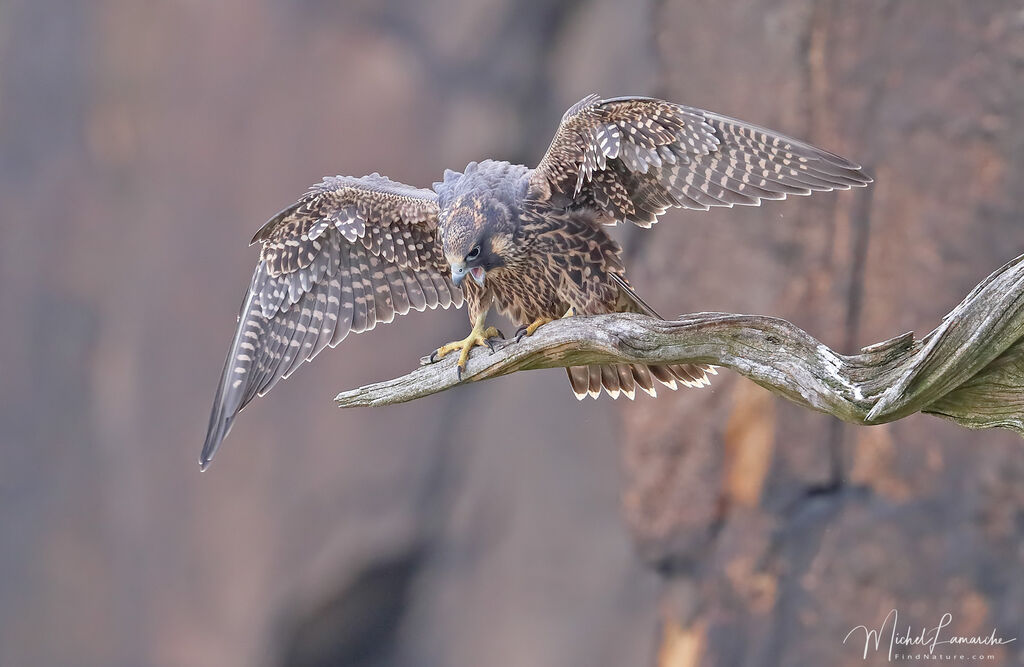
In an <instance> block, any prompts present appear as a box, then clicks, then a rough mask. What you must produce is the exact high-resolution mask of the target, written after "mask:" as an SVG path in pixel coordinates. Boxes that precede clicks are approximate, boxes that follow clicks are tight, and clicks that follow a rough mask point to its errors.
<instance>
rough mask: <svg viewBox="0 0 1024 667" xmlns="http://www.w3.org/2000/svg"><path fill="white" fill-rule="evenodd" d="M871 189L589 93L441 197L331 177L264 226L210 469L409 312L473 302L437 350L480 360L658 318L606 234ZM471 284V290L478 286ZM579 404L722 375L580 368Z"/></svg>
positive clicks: (676, 116)
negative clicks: (539, 140) (346, 351)
mask: <svg viewBox="0 0 1024 667" xmlns="http://www.w3.org/2000/svg"><path fill="white" fill-rule="evenodd" d="M870 182H871V179H870V178H869V177H868V176H867V175H865V174H864V172H863V171H861V168H860V166H858V165H856V164H854V163H852V162H850V161H849V160H846V159H844V158H842V157H839V156H838V155H834V154H832V153H829V152H827V151H824V150H821V149H819V148H815V147H814V146H811V145H809V144H806V143H804V142H801V141H798V140H796V139H791V138H789V137H786V136H783V135H781V134H779V133H777V132H774V131H772V130H768V129H765V128H763V127H758V126H756V125H752V124H750V123H746V122H743V121H740V120H736V119H734V118H729V117H727V116H722V115H720V114H717V113H712V112H710V111H704V110H701V109H696V108H693V107H687V106H683V105H680V104H674V103H672V102H665V101H663V100H658V99H652V98H646V97H620V98H615V99H601V98H600V97H598V96H596V95H590V96H588V97H585V98H583V99H582V100H580V101H579V102H577V103H576V104H575V105H573V106H572V107H571V108H570V109H569V110H568V111H566V112H565V115H564V116H563V117H562V121H561V124H560V125H559V127H558V130H557V131H556V132H555V136H554V139H553V140H552V141H551V145H550V147H549V148H548V150H547V152H546V153H545V154H544V157H543V158H542V159H541V161H540V163H539V164H538V165H537V166H536V167H535V168H533V169H530V168H528V167H524V166H522V165H515V164H510V163H508V162H499V161H495V160H484V161H482V162H471V163H469V164H468V165H467V166H466V168H465V169H464V170H463V171H462V172H461V173H459V172H455V171H451V170H446V171H445V172H444V177H443V180H441V181H440V182H437V183H434V184H433V188H432V189H431V190H426V189H419V188H414V187H411V186H408V185H404V184H402V183H397V182H395V181H392V180H390V179H388V178H385V177H383V176H380V175H379V174H376V173H374V174H371V175H369V176H363V177H361V178H353V177H348V176H334V177H328V178H325V179H324V180H323V181H322V182H320V183H318V184H316V185H314V186H313V187H312V188H311V189H310V190H309V191H308V192H307V193H306V194H305V195H304V196H303V197H302V198H301V199H299V201H298V202H296V203H295V204H293V205H291V206H289V207H288V208H286V209H284V210H283V211H281V212H280V213H278V214H277V215H275V216H274V217H273V218H271V219H270V220H269V221H268V222H267V223H266V224H265V225H263V227H262V228H261V229H260V230H259V231H258V232H256V235H255V236H254V237H253V239H252V243H257V242H258V243H260V244H261V251H260V258H259V263H258V264H257V265H256V271H255V273H253V276H252V280H251V282H250V283H249V289H248V292H247V293H246V296H245V301H244V303H243V304H242V309H241V312H240V313H239V317H238V326H237V329H236V331H235V335H234V338H233V339H232V341H231V347H230V350H229V352H228V356H227V360H226V361H225V363H224V369H223V371H222V373H221V379H220V384H219V385H218V387H217V394H216V397H215V399H214V403H213V411H212V414H211V415H210V423H209V427H208V431H207V435H206V443H205V444H204V446H203V450H202V454H201V455H200V457H199V463H200V465H201V467H203V468H204V469H205V468H206V467H207V466H208V465H209V464H210V461H211V460H212V458H213V455H214V453H215V452H216V451H217V448H218V447H219V446H220V443H221V442H222V441H223V439H224V438H225V436H227V434H228V431H229V430H230V429H231V425H232V422H233V421H234V419H235V416H236V415H237V414H238V412H239V411H240V410H241V409H242V408H244V407H245V406H246V405H247V404H248V403H249V401H251V400H252V399H253V398H254V397H255V396H257V395H259V396H263V395H264V394H266V393H267V392H268V391H270V389H271V388H272V387H273V386H274V384H276V383H277V381H278V380H280V379H281V378H282V377H288V375H289V374H291V373H292V372H293V371H294V370H295V369H296V368H297V367H298V366H299V365H300V364H301V363H302V362H303V361H308V360H310V359H312V358H313V357H315V356H316V355H317V354H318V353H319V352H320V351H321V350H322V349H324V348H325V347H327V346H328V345H330V346H331V347H333V346H335V345H337V344H338V343H340V342H341V341H342V340H344V339H345V337H346V336H347V335H348V334H349V333H350V332H355V333H359V332H362V331H369V330H370V329H373V328H374V326H376V325H377V324H380V323H385V322H391V321H392V320H393V319H394V318H395V315H404V314H405V313H407V312H409V310H411V309H416V310H420V311H422V310H423V309H424V308H436V307H437V306H441V307H442V308H448V307H449V306H452V305H454V306H456V307H460V306H462V304H463V303H464V302H465V303H468V306H469V307H468V311H469V320H470V322H471V324H472V330H471V331H470V332H469V335H468V336H466V337H465V338H464V339H462V340H458V341H453V342H451V343H447V344H445V345H442V346H441V347H440V348H438V349H437V350H436V351H435V352H434V353H433V354H432V355H431V357H432V359H439V358H441V357H444V356H446V355H448V354H451V353H455V352H457V353H458V355H459V362H458V367H457V370H456V371H455V372H457V373H459V378H460V379H461V374H462V372H463V370H464V369H465V367H466V361H467V359H468V358H469V354H470V351H471V350H472V349H473V347H475V346H479V345H488V344H490V343H491V342H492V339H493V338H494V337H496V336H499V335H500V334H499V332H498V330H497V329H495V328H494V327H488V326H486V320H487V314H488V312H489V311H490V310H491V308H492V307H493V308H496V309H497V310H498V311H499V312H501V313H502V314H504V315H506V316H507V317H509V318H510V319H511V320H513V321H514V322H515V323H517V324H519V325H521V326H520V329H519V332H518V337H519V338H521V337H522V336H524V335H531V334H533V332H534V331H536V330H537V328H538V327H540V326H542V325H544V324H545V323H547V322H551V321H552V320H554V319H556V318H560V317H565V316H572V315H593V314H597V313H610V312H636V313H646V314H648V315H651V316H654V317H657V314H656V313H655V312H654V310H653V309H652V308H651V307H650V306H649V305H647V303H645V302H644V300H643V299H641V298H640V297H639V296H638V295H637V293H636V292H635V291H634V290H633V288H632V287H631V286H630V284H629V282H628V281H627V279H626V275H625V267H624V266H623V262H622V249H621V247H620V246H619V244H618V243H616V242H615V241H614V240H613V239H612V238H611V237H610V236H609V235H608V233H607V231H606V229H605V226H607V225H615V224H616V223H618V222H620V221H621V222H629V223H632V224H635V225H638V226H640V227H645V228H647V227H651V226H652V225H653V224H654V223H655V222H657V219H658V216H659V215H661V214H662V213H664V212H665V211H666V210H667V209H669V208H672V207H682V208H688V209H695V210H702V211H706V210H708V209H709V208H711V207H712V206H729V207H731V206H733V205H736V204H740V205H745V206H746V205H758V204H759V203H760V202H761V200H762V199H784V198H785V197H786V196H787V195H808V194H810V193H811V192H812V191H829V190H845V189H848V188H850V187H857V186H863V185H866V184H867V183H870ZM467 278H468V280H467ZM566 370H567V372H568V375H569V382H570V384H571V385H572V389H573V391H574V392H575V394H576V396H577V397H578V398H583V397H584V396H586V395H588V394H589V395H591V396H593V397H595V398H596V397H597V396H598V395H599V394H600V392H601V389H602V387H603V388H604V390H605V391H606V392H607V393H608V394H609V395H610V396H612V397H617V396H618V395H619V394H623V395H625V396H627V397H629V398H630V399H632V398H633V396H634V394H635V391H636V388H637V387H639V388H640V389H641V390H643V391H645V392H647V393H649V394H651V395H652V396H653V395H654V394H655V385H656V383H658V384H662V385H665V386H667V387H669V388H671V389H675V388H676V386H677V384H682V385H686V386H690V387H700V386H703V385H706V384H708V378H707V375H708V374H713V373H714V370H713V369H712V367H710V366H705V365H695V364H680V365H664V366H643V365H637V364H632V365H594V366H589V367H580V368H568V369H566Z"/></svg>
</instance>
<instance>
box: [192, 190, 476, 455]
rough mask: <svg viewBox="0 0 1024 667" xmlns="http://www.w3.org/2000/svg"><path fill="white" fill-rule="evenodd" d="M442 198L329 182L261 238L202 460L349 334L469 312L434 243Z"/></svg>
mask: <svg viewBox="0 0 1024 667" xmlns="http://www.w3.org/2000/svg"><path fill="white" fill-rule="evenodd" d="M437 213H438V206H437V196H436V195H435V194H434V193H433V192H432V191H430V190H420V189H417V188H413V187H410V186H407V185H403V184H401V183H396V182H395V181H392V180H389V179H387V178H384V177H383V176H380V175H378V174H372V175H370V176H363V177H362V178H350V177H345V176H335V177H329V178H325V179H324V180H323V182H321V183H318V184H317V185H315V186H313V187H312V188H311V189H310V190H309V192H307V193H306V194H305V196H303V197H302V198H301V199H300V200H299V201H298V202H296V203H295V204H293V205H292V206H290V207H288V208H286V209H285V210H283V211H281V212H280V213H278V214H277V215H275V216H274V217H273V218H271V219H270V221H268V222H267V223H266V224H265V225H264V226H263V227H262V228H261V229H260V230H259V231H258V232H257V233H256V236H254V237H253V239H252V242H253V243H257V242H259V243H261V244H262V250H261V252H260V261H259V264H257V266H256V271H255V272H254V273H253V276H252V282H251V283H250V285H249V291H248V292H247V293H246V296H245V301H244V303H243V305H242V310H241V312H240V313H239V318H238V328H237V330H236V331H235V336H234V339H233V340H232V342H231V350H230V351H229V352H228V357H227V360H226V361H225V362H224V370H223V372H222V374H221V380H220V385H219V387H218V388H217V396H216V398H215V399H214V404H213V412H212V413H211V415H210V425H209V428H208V430H207V434H206V443H205V444H204V445H203V451H202V454H201V455H200V457H199V463H200V465H201V466H202V467H203V468H205V467H206V466H208V465H209V463H210V460H211V459H212V458H213V455H214V453H215V452H216V451H217V448H218V447H219V446H220V443H221V441H222V440H223V439H224V438H225V437H226V436H227V434H228V431H229V430H230V429H231V424H232V422H233V421H234V419H235V415H237V414H238V412H239V410H241V409H242V408H244V407H245V406H246V404H247V403H249V401H251V400H252V399H253V398H254V397H256V396H257V395H259V396H262V395H263V394H266V393H267V392H268V391H270V389H271V387H273V386H274V384H276V383H277V381H278V380H280V379H281V378H282V377H288V375H289V374H291V373H292V372H293V371H294V370H295V369H296V368H297V367H298V366H299V364H301V363H302V362H303V361H307V360H309V359H312V358H313V357H314V356H316V355H317V354H318V353H319V352H320V351H321V350H322V349H324V348H325V347H326V346H328V345H330V346H332V347H333V346H335V345H337V344H338V343H340V342H341V341H342V340H344V339H345V336H347V335H348V334H349V333H350V332H355V333H359V332H361V331H369V330H370V329H372V328H373V327H374V326H376V325H377V324H379V323H385V322H391V321H392V320H393V319H394V317H395V315H404V314H405V313H407V312H409V310H410V309H411V308H415V309H416V310H423V309H424V308H436V307H437V306H441V307H442V308H448V307H449V306H450V305H452V304H455V306H456V307H458V306H461V305H462V291H461V290H460V289H459V288H458V287H456V286H455V285H453V284H452V282H451V278H450V276H449V274H448V265H447V262H446V261H445V259H444V254H443V252H442V251H441V246H440V243H438V241H437V238H436V233H435V232H436V229H437Z"/></svg>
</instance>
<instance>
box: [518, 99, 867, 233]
mask: <svg viewBox="0 0 1024 667" xmlns="http://www.w3.org/2000/svg"><path fill="white" fill-rule="evenodd" d="M870 182H871V179H870V178H869V177H868V176H867V175H866V174H864V172H862V171H861V169H860V167H859V166H858V165H856V164H854V163H852V162H850V161H849V160H846V159H844V158H841V157H839V156H838V155H833V154H832V153H829V152H827V151H823V150H821V149H820V148H815V147H814V146H811V145H809V144H806V143H803V142H801V141H797V140H796V139H791V138H789V137H786V136H783V135H781V134H779V133H777V132H773V131H772V130H767V129H765V128H763V127H758V126H756V125H751V124H749V123H744V122H743V121H739V120H736V119H734V118H729V117H727V116H722V115H719V114H716V113H712V112H710V111H703V110H701V109H695V108H693V107H686V106H682V105H679V104H673V103H671V102H664V101H662V100H656V99H652V98H645V97H621V98H616V99H610V100H602V99H600V98H599V97H598V96H596V95H591V96H589V97H586V98H584V99H582V100H580V101H579V102H578V103H576V104H575V105H574V106H573V107H571V108H570V109H569V110H568V111H567V112H566V113H565V115H564V116H563V117H562V123H561V125H560V126H559V128H558V131H557V132H556V133H555V138H554V139H553V140H552V142H551V146H550V147H549V148H548V151H547V153H546V154H545V155H544V158H543V159H542V160H541V161H540V164H539V165H537V168H536V169H535V170H534V172H533V173H532V174H531V177H530V197H531V198H533V199H536V200H540V201H549V202H550V203H551V204H552V205H554V206H559V207H566V208H569V207H574V208H575V207H588V208H594V209H597V210H600V211H602V212H603V213H605V214H606V215H607V216H608V218H609V220H608V222H614V221H617V220H628V221H630V222H633V223H635V224H637V225H639V226H641V227H650V226H651V225H652V224H654V223H655V222H657V218H658V216H659V215H661V214H662V213H664V212H665V211H666V210H667V209H668V208H670V207H673V206H681V207H683V208H690V209H699V210H705V211H706V210H707V209H708V208H710V207H712V206H730V207H731V206H733V205H736V204H741V205H748V206H749V205H757V204H759V203H760V202H761V200H762V199H784V198H785V197H786V195H809V194H810V193H811V192H813V191H824V190H846V189H848V188H850V187H857V186H863V185H866V184H868V183H870Z"/></svg>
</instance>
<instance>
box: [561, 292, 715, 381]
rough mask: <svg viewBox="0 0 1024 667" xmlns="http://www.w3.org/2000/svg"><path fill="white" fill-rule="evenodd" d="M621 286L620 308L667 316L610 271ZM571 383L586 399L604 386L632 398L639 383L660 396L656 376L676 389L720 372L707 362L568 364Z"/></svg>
mask: <svg viewBox="0 0 1024 667" xmlns="http://www.w3.org/2000/svg"><path fill="white" fill-rule="evenodd" d="M611 277H612V279H613V280H614V281H615V283H616V284H617V285H618V287H619V295H620V300H619V306H618V308H619V310H620V311H621V312H633V313H643V314H644V315H648V316H650V317H656V318H658V319H664V318H662V317H661V315H659V314H658V313H657V311H655V310H654V308H652V307H651V305H650V304H649V303H647V302H646V301H644V300H643V299H642V298H641V297H640V295H639V294H637V293H636V292H635V291H634V290H633V288H632V287H631V286H630V285H629V283H628V282H626V279H625V278H623V277H622V276H619V275H617V274H614V273H613V274H611ZM565 371H566V373H567V374H568V376H569V384H571V385H572V390H573V392H574V393H575V394H576V398H578V399H580V400H583V397H584V396H586V395H587V394H589V395H590V396H592V397H593V398H597V397H598V396H600V395H601V388H602V387H604V390H605V391H606V392H607V393H608V395H609V396H611V397H612V398H618V396H619V394H625V395H626V397H627V398H629V399H630V400H633V397H634V396H635V395H636V388H637V387H640V389H642V390H643V391H645V392H647V393H648V394H649V395H651V396H657V395H658V392H657V390H656V389H655V380H657V381H658V382H660V383H661V384H663V385H664V386H666V387H668V388H669V389H672V390H675V389H677V388H678V387H679V385H680V384H682V385H683V386H686V387H694V388H700V387H706V386H708V385H710V384H711V381H710V380H709V379H708V376H709V375H717V374H718V373H717V371H715V368H714V366H709V365H707V364H652V365H649V366H645V365H643V364H605V365H592V366H576V367H572V368H566V369H565Z"/></svg>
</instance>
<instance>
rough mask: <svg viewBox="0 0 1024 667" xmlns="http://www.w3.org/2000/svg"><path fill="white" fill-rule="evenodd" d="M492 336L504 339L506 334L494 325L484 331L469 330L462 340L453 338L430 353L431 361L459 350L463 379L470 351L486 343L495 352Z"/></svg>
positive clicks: (460, 377) (459, 375)
mask: <svg viewBox="0 0 1024 667" xmlns="http://www.w3.org/2000/svg"><path fill="white" fill-rule="evenodd" d="M492 338H501V339H502V340H504V338H505V336H503V335H502V333H501V331H499V330H498V329H496V328H494V327H487V328H486V329H484V330H483V331H478V330H477V329H473V331H470V332H469V335H468V336H466V337H465V338H463V339H462V340H453V341H452V342H450V343H446V344H444V345H442V346H441V347H439V348H437V349H436V350H434V351H433V352H431V353H430V361H431V362H435V361H437V360H438V359H444V357H445V356H446V355H448V354H450V353H451V352H454V351H455V350H460V352H459V367H458V370H457V373H458V378H459V381H460V382H461V381H462V373H463V371H465V370H466V362H467V361H468V360H469V351H470V350H472V349H473V348H474V347H476V346H478V345H481V346H483V345H486V346H487V347H488V348H489V349H490V350H491V352H494V341H493V340H491V339H492Z"/></svg>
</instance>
